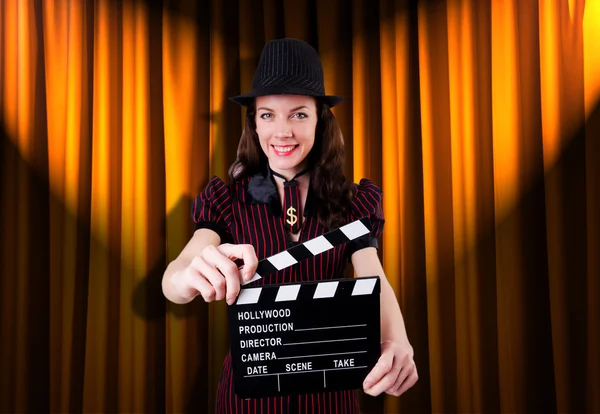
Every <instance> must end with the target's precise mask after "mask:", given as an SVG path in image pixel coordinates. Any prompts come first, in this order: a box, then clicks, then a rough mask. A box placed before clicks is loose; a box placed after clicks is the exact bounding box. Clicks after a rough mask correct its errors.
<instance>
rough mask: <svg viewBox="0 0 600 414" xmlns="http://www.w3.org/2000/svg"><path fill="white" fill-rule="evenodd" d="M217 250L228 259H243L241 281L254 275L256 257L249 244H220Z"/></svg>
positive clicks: (256, 262)
mask: <svg viewBox="0 0 600 414" xmlns="http://www.w3.org/2000/svg"><path fill="white" fill-rule="evenodd" d="M219 250H220V251H221V253H223V254H224V255H225V256H227V257H229V258H230V259H231V258H235V259H242V260H243V262H244V265H243V266H242V269H243V271H242V280H243V281H248V280H250V279H251V278H252V277H253V276H254V274H255V273H256V268H257V267H258V258H257V257H256V251H255V250H254V247H253V246H252V245H251V244H222V245H220V246H219Z"/></svg>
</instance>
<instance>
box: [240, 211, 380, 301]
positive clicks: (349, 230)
mask: <svg viewBox="0 0 600 414" xmlns="http://www.w3.org/2000/svg"><path fill="white" fill-rule="evenodd" d="M371 230H372V229H371V223H370V222H369V219H368V218H367V217H363V218H361V219H359V220H355V221H353V222H351V223H348V224H346V225H344V226H342V227H340V228H338V229H335V230H331V231H329V232H327V233H325V234H323V235H321V236H319V237H315V238H314V239H311V240H308V241H305V242H303V243H300V244H298V245H296V246H294V247H292V248H290V249H288V250H284V251H283V252H281V253H278V254H275V255H273V256H271V257H267V258H266V259H263V260H261V261H259V262H258V266H257V268H256V273H255V274H254V276H253V277H252V279H250V280H248V281H247V282H245V283H243V285H247V284H249V283H252V282H254V281H256V280H258V279H260V278H262V277H263V276H267V275H270V274H272V273H275V272H277V271H279V270H282V269H285V268H287V267H290V266H292V265H295V264H296V263H298V262H300V261H302V260H304V259H308V258H309V257H312V256H316V255H319V254H321V253H323V252H326V251H327V250H330V249H333V248H334V247H337V246H339V245H341V244H343V243H347V242H349V241H351V240H356V239H358V238H360V237H363V236H365V235H367V234H369V233H370V232H371ZM242 293H243V291H242V292H241V293H240V295H241V294H242ZM238 300H239V297H238Z"/></svg>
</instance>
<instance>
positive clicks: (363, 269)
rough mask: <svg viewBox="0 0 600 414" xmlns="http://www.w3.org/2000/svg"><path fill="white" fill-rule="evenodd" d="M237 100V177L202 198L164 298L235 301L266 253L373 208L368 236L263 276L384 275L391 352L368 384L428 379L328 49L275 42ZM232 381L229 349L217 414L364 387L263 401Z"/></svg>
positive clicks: (387, 387)
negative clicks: (241, 121) (384, 250)
mask: <svg viewBox="0 0 600 414" xmlns="http://www.w3.org/2000/svg"><path fill="white" fill-rule="evenodd" d="M232 100H234V101H235V102H237V103H239V104H241V105H243V106H245V107H246V108H247V109H246V121H245V125H244V130H243V133H242V136H241V139H240V143H239V147H238V157H237V160H236V162H235V163H234V164H233V165H232V166H231V168H230V170H229V178H230V181H231V183H230V184H225V182H224V181H223V180H221V179H220V178H218V177H213V178H212V179H211V180H210V182H209V183H208V185H207V186H206V188H205V189H204V191H203V192H202V193H201V194H199V195H198V197H196V200H195V202H194V204H193V209H192V217H193V219H194V222H195V223H196V231H195V233H194V236H193V237H192V239H191V240H190V241H189V243H188V244H187V245H186V246H185V248H184V249H183V251H182V252H181V253H180V255H179V256H178V257H177V258H176V259H175V260H174V261H173V262H171V263H170V264H169V266H168V267H167V269H166V271H165V274H164V277H163V292H164V294H165V296H166V297H167V298H168V299H169V300H171V301H172V302H175V303H187V302H189V301H191V300H193V299H194V298H195V297H196V296H202V298H203V299H204V300H205V301H207V302H211V301H214V300H222V299H226V301H227V303H228V304H231V303H233V302H234V301H235V298H236V296H237V294H238V293H239V289H240V283H244V282H246V281H248V280H250V279H251V278H252V277H253V276H254V272H255V270H256V267H257V264H258V259H259V258H260V259H262V258H265V257H269V256H272V255H274V254H276V253H278V252H280V251H283V250H285V249H288V248H290V247H292V246H293V245H294V244H295V243H297V242H299V241H302V242H303V241H306V240H310V239H312V238H315V237H317V236H319V235H321V234H323V233H325V232H326V231H328V230H330V229H334V228H337V227H340V226H341V225H344V224H346V223H348V222H351V221H354V220H357V219H359V218H361V217H365V216H366V217H369V219H370V221H371V225H372V228H373V231H372V233H371V234H370V235H369V236H368V237H366V238H361V239H359V240H357V241H352V242H349V243H346V244H345V245H342V246H339V247H336V248H335V249H333V250H330V251H327V252H325V253H323V254H321V255H319V256H316V257H314V258H312V259H307V260H305V261H304V262H301V263H298V264H296V265H294V266H291V267H288V268H286V269H282V270H281V271H279V272H277V273H275V274H273V275H269V276H266V277H264V278H262V279H259V280H258V281H255V282H254V283H255V284H271V283H287V282H297V281H306V280H320V279H337V278H342V277H344V269H345V265H346V263H347V262H348V261H351V262H352V265H353V267H354V271H355V272H356V274H357V276H358V277H361V276H373V275H378V276H380V278H381V318H382V319H381V334H382V344H381V357H380V359H379V361H378V363H377V364H376V365H375V367H374V368H373V369H372V371H371V372H370V373H369V374H368V375H367V377H366V378H365V380H364V383H363V387H364V391H365V392H366V393H367V394H370V395H373V396H376V395H379V394H381V393H383V392H386V393H388V394H391V395H396V396H398V395H400V394H402V393H403V392H405V391H406V390H407V389H408V388H410V387H412V386H413V385H414V384H415V382H416V381H417V371H416V366H415V363H414V360H413V349H412V347H411V345H410V343H409V341H408V338H407V336H406V331H405V328H404V322H403V318H402V314H401V312H400V307H399V306H398V302H397V300H396V297H395V295H394V292H393V290H392V288H391V286H390V284H389V282H388V281H387V279H386V277H385V274H384V272H383V268H382V265H381V263H380V261H379V257H378V255H377V238H378V237H379V236H380V235H381V233H382V231H383V223H384V217H383V212H382V209H381V206H382V204H381V197H382V196H381V191H380V190H379V188H378V187H377V186H376V185H375V184H374V183H372V182H371V181H369V180H368V179H362V180H361V181H360V183H359V184H358V185H356V184H353V183H351V182H350V181H348V180H347V179H346V178H345V177H344V175H343V161H344V148H343V138H342V134H341V131H340V129H339V126H338V124H337V121H336V118H335V116H334V115H333V113H332V112H331V109H330V108H331V107H333V106H334V105H336V104H338V103H339V102H340V101H341V98H339V97H337V96H329V95H326V94H325V90H324V86H323V69H322V66H321V61H320V59H319V56H318V55H317V53H316V51H315V50H314V49H313V48H312V47H311V46H310V45H308V44H307V43H305V42H303V41H300V40H295V39H279V40H274V41H270V42H268V43H267V44H266V45H265V48H264V49H263V52H262V55H261V58H260V61H259V64H258V67H257V70H256V72H255V75H254V80H253V89H252V91H251V92H249V93H247V94H245V95H240V96H237V97H235V98H232ZM239 260H241V262H243V265H242V266H241V267H238V265H237V264H236V261H239ZM315 270H316V271H315ZM231 380H232V364H231V356H230V355H228V356H227V358H226V360H225V362H224V365H223V373H222V377H221V381H220V383H219V389H218V398H217V412H226V413H229V412H272V413H280V412H307V411H310V410H312V409H313V407H314V409H315V410H318V411H319V412H330V411H333V412H347V413H356V412H358V399H357V394H356V392H349V391H346V392H325V393H315V394H310V395H301V396H298V397H293V398H291V397H278V398H263V399H256V400H255V401H253V400H248V399H240V398H239V397H237V396H236V395H235V392H234V390H233V387H232V381H231Z"/></svg>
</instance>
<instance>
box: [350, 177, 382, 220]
mask: <svg viewBox="0 0 600 414" xmlns="http://www.w3.org/2000/svg"><path fill="white" fill-rule="evenodd" d="M382 199H383V191H382V190H381V188H380V187H379V186H378V185H377V184H375V183H374V182H373V181H371V180H370V179H368V178H362V179H361V180H360V181H359V182H358V184H356V192H355V194H354V197H353V198H352V211H353V213H355V214H357V213H358V214H362V215H365V214H369V215H371V214H374V213H377V212H379V211H380V210H381V209H382Z"/></svg>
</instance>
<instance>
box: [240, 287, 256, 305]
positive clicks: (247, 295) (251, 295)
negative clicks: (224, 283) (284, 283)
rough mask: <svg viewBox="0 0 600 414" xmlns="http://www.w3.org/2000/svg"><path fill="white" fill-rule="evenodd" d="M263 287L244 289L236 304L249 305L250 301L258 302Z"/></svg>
mask: <svg viewBox="0 0 600 414" xmlns="http://www.w3.org/2000/svg"><path fill="white" fill-rule="evenodd" d="M261 290H262V288H251V289H242V290H241V291H240V294H239V295H238V298H237V302H236V305H247V304H249V303H258V298H259V297H260V291H261Z"/></svg>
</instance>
